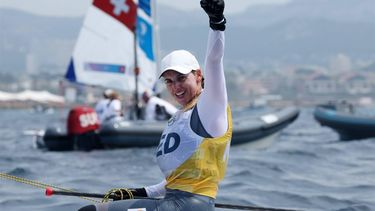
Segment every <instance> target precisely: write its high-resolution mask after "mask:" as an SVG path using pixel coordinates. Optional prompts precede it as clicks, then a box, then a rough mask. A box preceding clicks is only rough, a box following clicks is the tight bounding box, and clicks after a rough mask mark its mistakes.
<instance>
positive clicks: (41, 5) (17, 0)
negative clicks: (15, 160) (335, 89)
mask: <svg viewBox="0 0 375 211" xmlns="http://www.w3.org/2000/svg"><path fill="white" fill-rule="evenodd" d="M199 1H200V0H157V2H158V3H160V4H164V5H169V6H172V7H174V8H178V9H183V10H192V9H198V8H199V7H200V5H199ZM290 1H291V0H226V2H225V4H226V8H225V11H226V13H227V14H233V13H237V12H241V11H243V10H245V9H246V8H247V7H249V6H253V5H259V4H283V3H287V2H290ZM91 2H92V0H0V8H14V9H21V10H24V11H27V12H31V13H34V14H38V15H46V16H60V17H72V16H73V17H74V16H83V15H84V14H85V12H86V10H87V8H88V6H89V5H90V4H91Z"/></svg>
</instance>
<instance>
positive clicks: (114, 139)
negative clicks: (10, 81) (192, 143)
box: [37, 0, 299, 151]
mask: <svg viewBox="0 0 375 211" xmlns="http://www.w3.org/2000/svg"><path fill="white" fill-rule="evenodd" d="M154 11H155V0H138V2H136V3H135V2H133V0H94V1H93V3H92V5H91V6H90V8H89V10H88V12H87V15H86V17H85V20H84V24H83V27H82V30H81V32H80V35H79V38H78V40H77V44H76V46H75V49H74V52H73V56H72V59H71V61H70V64H69V67H68V71H67V73H66V75H65V78H66V79H67V80H69V81H71V82H74V83H80V84H87V85H96V86H102V87H106V88H114V89H117V90H123V91H134V97H135V102H136V103H135V104H136V105H138V102H137V101H138V99H137V96H138V94H139V93H142V92H143V91H144V90H147V89H152V88H153V86H154V84H155V82H156V80H157V69H158V68H157V66H158V65H157V61H158V59H157V51H155V49H157V42H155V41H156V39H155V37H156V36H155V30H154V29H155V25H156V21H155V18H154V17H155V12H154ZM298 115H299V110H298V109H297V108H295V107H289V108H285V109H280V110H276V111H273V112H268V113H263V114H259V113H255V114H254V113H253V114H249V113H242V114H240V115H237V117H236V116H235V115H234V119H233V138H232V142H231V143H232V145H236V144H244V143H248V144H252V145H258V144H254V143H258V142H261V141H262V140H265V139H266V140H267V139H268V138H270V137H273V136H275V135H276V134H278V133H279V132H280V131H281V130H282V129H283V128H285V127H286V126H288V125H289V124H291V123H292V122H293V121H294V120H295V119H296V118H297V117H298ZM70 117H71V118H70ZM70 120H71V121H72V122H75V123H76V124H77V125H78V126H79V127H80V128H78V129H77V128H74V127H73V129H70V130H69V128H70V127H69V126H71V125H69V121H70ZM74 120H76V121H74ZM83 120H84V121H83ZM82 121H83V122H84V124H83V125H84V126H85V127H82ZM77 122H78V123H77ZM165 124H166V122H146V121H142V120H125V119H124V120H120V121H112V122H108V123H105V124H102V125H101V126H100V128H99V126H98V125H99V124H98V122H97V118H95V113H94V111H93V110H92V109H90V108H88V107H83V108H81V110H80V111H79V112H74V111H71V112H70V115H69V120H68V132H62V130H61V129H59V128H56V127H52V128H51V127H50V128H47V130H46V131H45V133H44V134H42V135H40V136H39V139H37V146H43V147H45V148H46V149H47V150H53V151H65V150H74V149H78V150H92V149H102V148H125V147H156V146H157V145H158V143H159V139H160V136H161V133H162V131H163V128H164V126H165ZM69 131H73V132H69Z"/></svg>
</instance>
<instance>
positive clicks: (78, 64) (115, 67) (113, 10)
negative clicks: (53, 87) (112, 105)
mask: <svg viewBox="0 0 375 211" xmlns="http://www.w3.org/2000/svg"><path fill="white" fill-rule="evenodd" d="M151 1H154V0H138V1H136V2H134V1H133V0H94V1H93V3H92V5H91V6H90V7H89V9H88V12H87V14H86V16H85V20H84V23H83V27H82V29H81V31H80V34H79V37H78V39H77V42H76V45H75V48H74V51H73V55H72V58H71V62H70V64H69V67H68V71H67V72H66V75H65V78H66V79H67V80H69V81H71V82H75V83H81V84H87V85H96V86H102V87H106V88H113V89H118V90H124V91H134V90H135V86H136V85H135V80H134V78H135V75H134V68H135V55H134V40H137V44H136V47H137V59H138V66H139V68H140V74H139V75H138V91H139V92H140V93H141V92H143V91H144V90H149V89H152V86H153V84H154V83H155V81H156V80H157V73H156V58H155V55H154V53H155V52H154V51H155V50H154V49H155V48H154V31H153V28H154V27H153V23H154V22H153V17H152V15H153V14H152V8H151V6H150V5H151V4H150V2H151ZM146 11H147V12H146ZM135 35H136V36H137V39H134V36H135Z"/></svg>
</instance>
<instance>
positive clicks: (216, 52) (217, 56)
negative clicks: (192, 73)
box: [197, 0, 228, 137]
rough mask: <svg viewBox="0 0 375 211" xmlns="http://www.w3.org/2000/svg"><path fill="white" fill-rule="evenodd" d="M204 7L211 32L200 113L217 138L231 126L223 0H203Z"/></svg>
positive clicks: (199, 103)
mask: <svg viewBox="0 0 375 211" xmlns="http://www.w3.org/2000/svg"><path fill="white" fill-rule="evenodd" d="M201 6H202V8H203V9H204V10H205V12H206V13H207V15H208V16H209V20H210V21H209V23H210V28H211V29H210V31H209V36H208V43H207V52H206V59H205V69H204V70H203V72H204V78H205V80H204V90H203V92H202V94H201V97H200V99H199V101H198V105H197V109H198V115H199V117H200V120H201V122H202V125H203V127H204V128H205V129H206V131H207V132H208V133H209V134H210V135H211V136H213V137H218V136H221V135H223V134H224V133H225V132H226V130H227V128H228V121H227V106H228V97H227V89H226V85H225V76H224V68H223V57H224V44H225V38H224V30H225V24H226V19H225V17H224V15H223V12H224V1H223V0H202V1H201Z"/></svg>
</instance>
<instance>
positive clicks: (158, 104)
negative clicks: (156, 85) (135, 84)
mask: <svg viewBox="0 0 375 211" xmlns="http://www.w3.org/2000/svg"><path fill="white" fill-rule="evenodd" d="M142 99H143V101H144V102H145V103H146V106H145V114H144V120H147V121H155V120H156V121H162V120H168V119H169V118H171V116H172V115H173V114H175V113H176V112H177V108H176V107H175V106H174V105H172V104H171V103H169V102H168V101H165V100H163V99H161V98H159V97H157V96H154V95H152V93H151V91H149V90H146V91H144V92H143V94H142Z"/></svg>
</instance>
